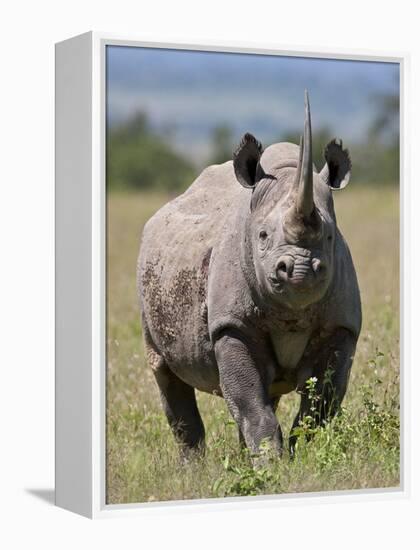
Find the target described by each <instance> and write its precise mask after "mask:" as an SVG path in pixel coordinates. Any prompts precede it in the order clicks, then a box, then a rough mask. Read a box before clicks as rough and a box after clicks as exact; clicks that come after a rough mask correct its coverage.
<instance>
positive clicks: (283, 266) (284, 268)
mask: <svg viewBox="0 0 420 550" xmlns="http://www.w3.org/2000/svg"><path fill="white" fill-rule="evenodd" d="M277 270H278V271H282V272H283V273H287V266H286V262H285V261H283V260H281V261H280V262H279V263H278V264H277Z"/></svg>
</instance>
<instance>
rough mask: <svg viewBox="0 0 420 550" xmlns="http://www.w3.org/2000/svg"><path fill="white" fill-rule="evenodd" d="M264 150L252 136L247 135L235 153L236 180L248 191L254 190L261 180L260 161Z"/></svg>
mask: <svg viewBox="0 0 420 550" xmlns="http://www.w3.org/2000/svg"><path fill="white" fill-rule="evenodd" d="M262 152H263V148H262V145H261V143H260V142H259V141H258V140H257V139H255V137H254V136H253V135H252V134H245V135H244V137H243V138H242V140H241V143H240V144H239V147H238V148H237V149H236V151H235V152H234V153H233V169H234V170H235V176H236V179H237V180H238V181H239V183H240V184H241V185H242V186H243V187H246V188H247V189H253V188H254V187H255V184H256V183H257V181H258V180H259V179H260V177H261V176H260V172H261V168H260V166H259V160H260V158H261V155H262Z"/></svg>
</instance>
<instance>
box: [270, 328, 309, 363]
mask: <svg viewBox="0 0 420 550" xmlns="http://www.w3.org/2000/svg"><path fill="white" fill-rule="evenodd" d="M310 335H311V331H310V330H307V331H297V332H278V333H274V334H272V335H271V341H272V344H273V347H274V351H275V354H276V358H277V361H278V364H279V366H280V367H281V368H282V369H287V370H289V369H295V368H296V367H297V365H298V364H299V361H300V360H301V359H302V356H303V353H304V351H305V349H306V346H307V344H308V342H309V338H310Z"/></svg>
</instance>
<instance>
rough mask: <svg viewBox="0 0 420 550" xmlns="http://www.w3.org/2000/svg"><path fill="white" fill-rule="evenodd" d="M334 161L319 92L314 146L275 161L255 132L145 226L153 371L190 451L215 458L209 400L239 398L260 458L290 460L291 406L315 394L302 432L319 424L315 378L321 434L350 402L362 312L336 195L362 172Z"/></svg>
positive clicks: (243, 433)
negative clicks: (202, 408) (319, 125)
mask: <svg viewBox="0 0 420 550" xmlns="http://www.w3.org/2000/svg"><path fill="white" fill-rule="evenodd" d="M325 159H326V164H325V166H324V168H323V169H322V170H321V172H319V173H318V172H317V171H316V169H315V167H314V165H313V163H312V138H311V119H310V108H309V100H308V95H307V92H305V125H304V135H303V140H302V139H301V143H300V146H297V145H294V144H291V143H276V144H274V145H271V146H270V147H268V148H267V149H266V150H265V151H263V149H262V146H261V144H260V143H259V142H258V141H257V140H256V139H255V138H254V137H253V136H252V135H251V134H245V135H244V137H243V139H242V141H241V143H240V145H239V147H238V149H237V151H236V152H235V153H234V158H233V161H228V162H225V163H224V164H221V165H215V166H209V167H208V168H206V169H205V170H204V171H203V172H202V173H201V174H200V175H199V177H198V178H197V179H196V180H195V181H194V182H193V183H192V185H191V186H190V187H189V188H188V189H187V191H185V193H183V194H182V195H181V196H179V197H178V198H176V199H174V200H172V201H170V202H169V203H168V204H166V205H165V206H164V207H163V208H161V209H160V210H159V211H158V212H157V213H156V214H155V215H154V216H153V217H152V218H151V219H150V220H149V221H148V222H147V224H146V226H145V228H144V231H143V236H142V243H141V248H140V254H139V259H138V266H137V281H138V292H139V298H140V304H141V316H142V323H143V332H144V341H145V348H146V354H147V360H148V363H149V365H150V367H151V368H152V369H153V372H154V375H155V377H156V381H157V384H158V386H159V390H160V394H161V398H162V404H163V408H164V411H165V413H166V415H167V418H168V421H169V424H170V426H171V428H172V430H173V432H174V434H175V436H176V438H177V440H178V441H179V442H180V444H181V449H182V450H183V452H184V453H188V451H189V450H192V449H203V448H204V426H203V422H202V420H201V417H200V413H199V411H198V408H197V403H196V397H195V389H198V390H200V391H203V392H208V393H211V394H215V395H219V396H222V397H223V398H224V399H225V400H226V403H227V406H228V408H229V411H230V412H231V414H232V416H233V418H234V419H235V421H236V423H237V425H238V429H239V437H240V440H241V441H242V443H245V445H246V446H247V447H248V448H249V449H250V450H251V452H252V453H258V451H259V449H260V445H261V443H262V441H263V440H268V441H270V442H271V446H272V447H273V448H274V449H275V450H277V451H278V452H281V451H282V447H283V438H282V432H281V429H280V426H279V423H278V421H277V418H276V416H275V410H276V407H277V403H278V400H279V398H280V396H281V395H282V394H285V393H288V392H290V391H293V390H295V391H298V392H299V393H301V404H300V409H299V411H298V413H297V416H296V419H295V421H294V426H297V425H298V423H299V420H300V419H301V418H302V417H303V416H304V415H307V414H309V413H310V411H309V399H308V395H307V391H306V389H305V388H306V386H305V382H306V380H307V379H308V378H309V377H312V376H313V377H316V378H317V383H316V389H317V391H318V392H319V394H320V395H322V399H321V400H320V401H319V410H318V411H317V414H316V415H315V417H316V418H315V420H316V421H317V422H323V421H325V420H326V419H327V418H328V417H329V416H330V415H333V414H335V413H336V411H337V408H338V406H339V404H340V403H341V401H342V399H343V397H344V394H345V392H346V388H347V383H348V378H349V373H350V369H351V365H352V361H353V356H354V352H355V348H356V343H357V339H358V336H359V332H360V326H361V306H360V296H359V289H358V283H357V278H356V273H355V269H354V267H353V262H352V258H351V255H350V251H349V248H348V246H347V244H346V242H345V240H344V238H343V236H342V234H341V233H340V231H339V229H338V227H337V223H336V217H335V212H334V204H333V198H332V193H331V190H332V189H333V190H334V189H341V188H343V187H345V186H346V185H347V183H348V181H349V177H350V169H351V163H350V158H349V154H348V152H347V150H344V149H343V148H342V142H341V141H340V140H333V141H331V142H330V143H329V144H328V145H327V146H326V149H325ZM326 371H328V383H324V382H325V379H326V377H325V373H326ZM289 446H290V450H291V452H292V453H293V449H294V446H295V437H294V435H293V433H292V434H291V436H290V438H289Z"/></svg>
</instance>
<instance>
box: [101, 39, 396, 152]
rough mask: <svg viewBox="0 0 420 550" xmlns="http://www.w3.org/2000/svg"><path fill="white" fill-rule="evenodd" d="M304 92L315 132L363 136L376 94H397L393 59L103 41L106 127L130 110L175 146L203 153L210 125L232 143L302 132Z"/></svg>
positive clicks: (351, 137)
mask: <svg viewBox="0 0 420 550" xmlns="http://www.w3.org/2000/svg"><path fill="white" fill-rule="evenodd" d="M305 88H307V89H308V91H309V94H310V100H311V109H312V123H313V129H314V130H315V131H316V129H320V128H322V127H328V128H330V130H331V133H332V136H340V137H341V138H343V139H344V141H347V142H351V141H357V140H359V139H361V138H363V136H364V134H365V133H366V131H367V128H368V127H369V125H370V123H371V121H372V118H373V116H374V114H375V112H376V111H375V96H376V95H377V94H382V93H389V92H391V93H398V89H399V67H398V65H397V64H393V63H376V62H366V61H364V62H362V61H341V60H330V59H311V58H303V57H285V56H265V55H250V54H226V53H215V52H195V51H183V50H167V49H166V50H165V49H153V48H137V47H122V46H108V48H107V116H108V121H109V123H110V124H111V125H114V124H118V123H120V122H123V121H125V120H127V119H128V118H130V116H132V115H133V114H135V113H136V112H139V111H142V112H145V113H147V115H148V118H149V120H150V122H151V124H152V125H153V126H154V127H155V128H156V129H158V130H160V131H162V132H167V133H168V135H169V136H170V140H171V142H172V143H173V145H174V146H175V147H177V148H178V149H179V150H183V151H184V152H185V149H186V148H187V150H189V151H191V152H192V153H193V154H196V155H198V156H205V155H206V153H207V152H208V147H209V136H210V135H211V131H212V129H213V128H214V127H216V126H218V125H220V124H227V125H229V126H230V127H231V128H232V130H233V133H234V137H235V140H239V139H240V136H241V135H242V134H243V133H245V132H247V131H249V132H252V133H253V134H255V135H256V137H258V138H259V139H260V140H261V141H262V142H263V143H264V145H268V144H269V143H271V142H273V141H277V140H278V139H279V137H280V136H281V135H282V134H284V133H286V132H289V131H301V129H302V125H303V93H304V89H305Z"/></svg>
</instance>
